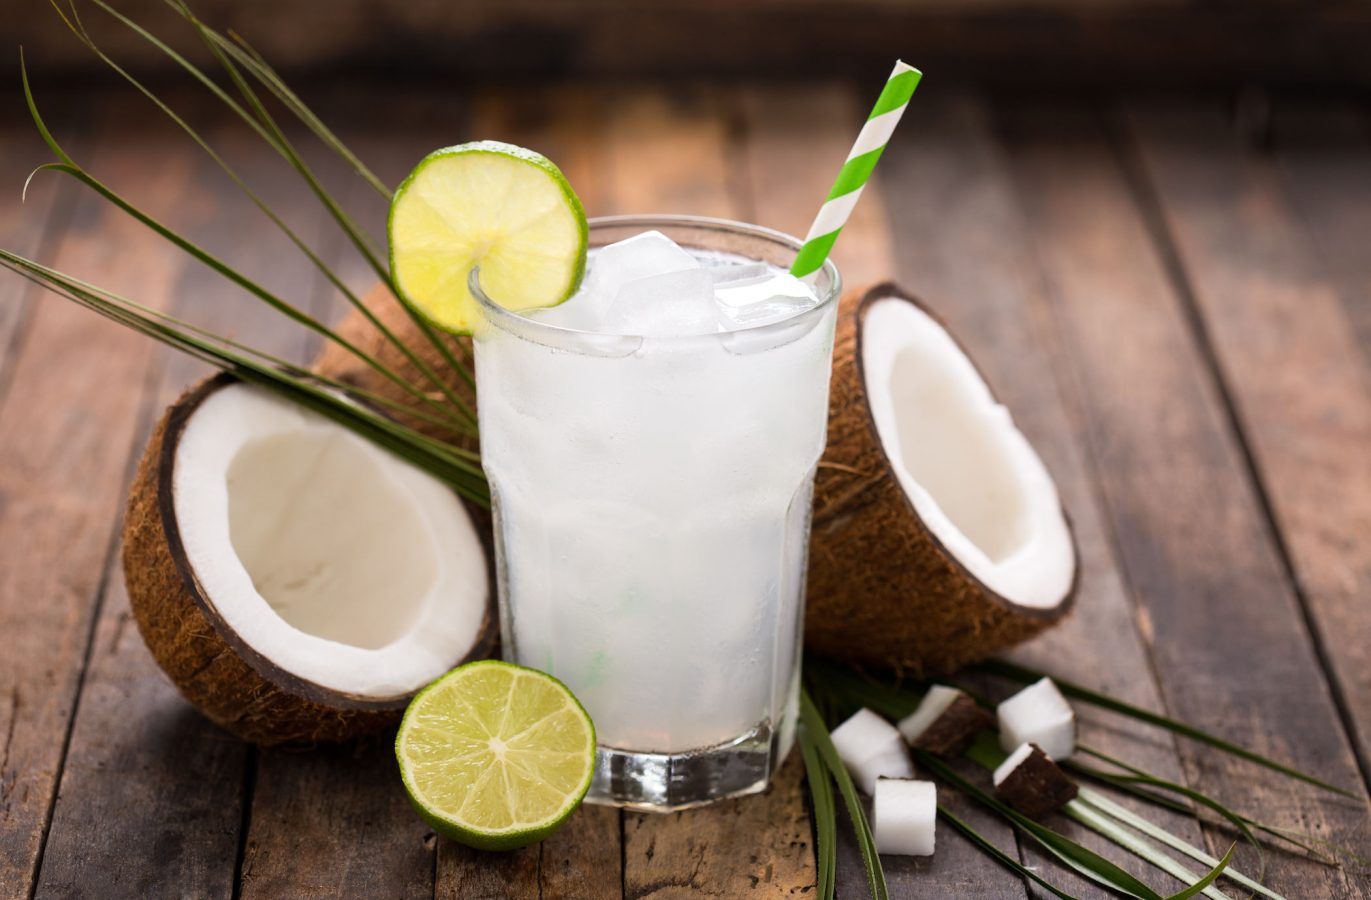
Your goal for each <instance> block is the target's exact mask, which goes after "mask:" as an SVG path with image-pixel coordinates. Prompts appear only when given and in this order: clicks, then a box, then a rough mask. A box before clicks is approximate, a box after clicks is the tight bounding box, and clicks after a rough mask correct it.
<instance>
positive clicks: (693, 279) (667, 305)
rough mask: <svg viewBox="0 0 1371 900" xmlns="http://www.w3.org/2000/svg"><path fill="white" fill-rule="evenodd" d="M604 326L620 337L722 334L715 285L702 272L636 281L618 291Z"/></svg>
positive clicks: (704, 271) (707, 273)
mask: <svg viewBox="0 0 1371 900" xmlns="http://www.w3.org/2000/svg"><path fill="white" fill-rule="evenodd" d="M605 325H606V327H607V328H608V329H609V330H611V331H614V332H617V333H619V334H641V335H646V336H648V337H666V336H673V335H686V334H714V333H716V332H717V331H718V330H719V313H718V309H717V307H716V306H715V305H714V281H713V279H711V278H710V277H709V272H707V271H706V270H705V269H702V268H694V269H681V270H679V271H676V272H667V273H665V274H661V275H651V276H649V277H647V278H638V279H634V280H633V281H630V282H628V283H627V284H625V285H624V286H623V287H622V288H620V289H619V293H618V296H616V297H615V298H614V302H613V303H611V304H610V306H609V312H608V313H607V315H606V317H605Z"/></svg>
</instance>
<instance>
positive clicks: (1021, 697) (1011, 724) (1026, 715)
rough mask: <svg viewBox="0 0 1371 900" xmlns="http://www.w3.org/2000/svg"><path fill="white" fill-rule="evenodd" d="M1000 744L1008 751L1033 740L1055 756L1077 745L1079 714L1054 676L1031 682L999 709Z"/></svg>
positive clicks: (1064, 754)
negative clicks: (1077, 715) (1058, 687)
mask: <svg viewBox="0 0 1371 900" xmlns="http://www.w3.org/2000/svg"><path fill="white" fill-rule="evenodd" d="M996 713H997V716H998V718H999V721H1000V746H1001V747H1002V748H1003V749H1004V751H1005V752H1006V753H1009V752H1012V751H1013V750H1014V749H1016V748H1017V747H1018V746H1019V745H1020V744H1023V743H1027V742H1029V741H1031V742H1033V743H1035V744H1037V745H1038V746H1039V747H1041V748H1043V752H1044V753H1046V754H1047V755H1048V756H1049V757H1051V758H1052V759H1054V760H1058V759H1066V758H1067V757H1068V756H1070V755H1071V754H1072V753H1073V752H1074V751H1075V749H1076V714H1075V713H1074V712H1072V710H1071V705H1070V704H1069V703H1067V702H1066V698H1065V697H1063V696H1062V692H1061V691H1059V690H1057V685H1056V684H1054V683H1053V682H1052V679H1050V678H1044V679H1042V680H1041V681H1038V682H1035V683H1033V684H1030V685H1029V686H1028V687H1026V688H1024V689H1023V690H1021V691H1019V692H1018V693H1017V694H1015V695H1014V696H1012V697H1010V698H1009V699H1008V700H1006V701H1004V702H1003V703H1001V704H1000V705H999V707H998V708H997V710H996Z"/></svg>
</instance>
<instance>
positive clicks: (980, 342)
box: [880, 92, 1200, 896]
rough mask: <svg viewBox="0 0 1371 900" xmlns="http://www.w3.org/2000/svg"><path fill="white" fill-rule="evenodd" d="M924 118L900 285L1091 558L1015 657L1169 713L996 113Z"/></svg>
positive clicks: (1110, 733)
mask: <svg viewBox="0 0 1371 900" xmlns="http://www.w3.org/2000/svg"><path fill="white" fill-rule="evenodd" d="M916 115H917V118H916V123H917V126H916V127H913V128H911V129H910V130H909V131H908V132H906V133H905V134H903V135H902V136H901V139H900V140H899V141H898V142H896V143H894V144H892V146H891V147H890V150H889V151H888V153H887V158H886V159H885V160H883V162H882V169H881V175H880V177H881V184H882V186H883V187H884V189H885V194H886V196H888V197H890V198H892V200H893V201H894V202H891V203H889V204H888V209H889V214H890V217H891V222H892V225H893V230H894V235H895V239H896V242H897V246H898V248H899V249H898V253H897V254H896V256H897V271H898V274H899V277H900V279H901V281H902V283H903V284H904V285H905V286H906V287H908V288H909V289H911V290H913V291H914V292H915V293H916V294H918V295H919V296H921V297H922V298H923V299H924V300H925V301H926V302H927V303H929V304H930V306H931V307H932V308H933V309H935V310H936V311H938V312H939V314H941V315H942V316H943V317H944V319H945V321H946V322H947V323H948V325H949V327H950V328H951V329H952V330H953V332H954V333H955V334H956V335H957V337H958V339H959V340H961V341H963V342H964V343H965V344H966V346H967V347H968V349H969V350H970V352H971V353H972V354H973V355H974V356H975V358H976V360H977V363H978V364H979V365H980V366H981V368H982V370H983V371H984V372H985V373H986V377H987V378H988V379H989V380H990V383H991V384H992V386H993V387H994V388H995V390H996V391H997V392H998V393H999V396H1000V397H1001V399H1002V400H1003V401H1004V402H1005V403H1006V404H1007V405H1008V406H1009V408H1010V410H1011V411H1012V412H1013V413H1014V417H1015V421H1016V422H1017V424H1018V425H1019V427H1020V428H1022V429H1023V431H1024V433H1025V434H1026V435H1027V436H1028V438H1029V439H1030V440H1031V441H1032V442H1033V446H1034V447H1035V448H1036V449H1037V450H1038V452H1039V453H1040V454H1041V455H1042V456H1043V459H1044V461H1045V462H1046V463H1047V465H1048V467H1049V469H1050V470H1051V471H1052V473H1053V475H1054V477H1055V479H1056V482H1057V487H1058V490H1059V492H1060V493H1061V496H1062V501H1063V504H1064V505H1065V507H1066V509H1067V510H1068V512H1069V514H1070V516H1071V521H1072V526H1073V529H1074V531H1075V533H1076V539H1077V544H1078V547H1079V550H1080V557H1081V581H1080V586H1079V588H1078V595H1077V599H1076V607H1075V609H1074V611H1073V612H1072V614H1071V615H1070V617H1069V618H1068V619H1067V620H1066V621H1065V622H1064V623H1062V624H1061V625H1059V626H1058V627H1056V628H1055V629H1053V630H1051V631H1049V632H1047V633H1046V634H1044V635H1042V636H1041V637H1039V638H1038V639H1036V640H1034V641H1032V642H1030V643H1029V644H1027V645H1025V646H1024V647H1022V648H1020V649H1019V650H1017V651H1015V652H1014V653H1013V654H1012V656H1013V658H1015V659H1017V660H1019V661H1022V662H1024V663H1025V664H1027V665H1032V666H1035V667H1037V668H1040V669H1043V670H1046V671H1049V672H1051V673H1052V674H1054V675H1058V676H1060V677H1062V678H1068V679H1071V680H1075V681H1079V682H1082V683H1085V684H1090V685H1092V686H1095V687H1098V688H1099V689H1101V690H1104V691H1106V692H1108V693H1110V694H1112V695H1114V696H1117V697H1121V698H1123V699H1126V700H1128V701H1130V702H1133V703H1136V704H1138V705H1140V706H1144V707H1146V708H1149V709H1155V710H1163V707H1162V704H1161V700H1160V697H1159V694H1158V691H1157V687H1156V683H1155V681H1154V680H1153V677H1152V674H1151V671H1150V668H1149V662H1148V659H1147V654H1146V647H1145V645H1144V642H1143V637H1142V636H1141V635H1140V634H1139V629H1138V623H1137V622H1136V621H1135V616H1134V610H1133V607H1132V604H1131V602H1130V600H1129V598H1128V596H1127V592H1126V591H1125V589H1124V586H1123V584H1122V581H1121V578H1120V574H1119V568H1118V561H1117V560H1116V559H1115V557H1114V552H1113V550H1112V548H1111V547H1110V544H1109V534H1108V530H1107V527H1106V525H1105V520H1104V515H1103V512H1102V510H1101V508H1100V504H1099V499H1098V497H1097V496H1096V495H1095V493H1094V489H1093V485H1092V482H1091V478H1090V473H1089V470H1088V466H1087V462H1086V459H1085V456H1084V453H1083V451H1082V448H1081V445H1080V443H1079V441H1078V439H1077V437H1076V433H1075V428H1074V427H1073V423H1072V413H1071V410H1070V409H1068V407H1067V405H1066V402H1065V399H1064V397H1063V391H1062V389H1061V387H1060V385H1059V384H1058V382H1057V378H1056V375H1055V373H1054V372H1053V370H1052V366H1051V362H1050V360H1051V359H1052V358H1053V357H1054V355H1056V354H1057V353H1058V352H1059V350H1060V348H1059V347H1058V346H1057V345H1056V344H1055V342H1054V341H1053V338H1052V334H1051V331H1050V329H1049V328H1047V327H1044V326H1045V323H1043V322H1042V321H1040V320H1039V312H1040V310H1041V306H1040V301H1041V291H1042V276H1041V273H1040V271H1039V270H1038V267H1037V261H1036V259H1035V258H1034V255H1033V248H1032V246H1031V243H1030V241H1029V236H1028V228H1027V224H1026V223H1025V221H1024V219H1023V215H1022V213H1021V211H1020V210H1019V207H1018V203H1017V199H1016V197H1015V194H1014V184H1013V180H1012V178H1011V176H1010V173H1009V170H1008V166H1007V162H1006V160H1005V156H1004V153H1003V150H1002V149H1001V147H1000V146H999V143H998V140H997V139H996V136H995V134H994V125H993V115H992V114H991V112H990V110H989V109H988V108H987V106H986V104H985V103H984V101H982V100H980V99H979V98H977V97H974V96H970V95H965V94H963V95H955V94H949V93H947V92H944V93H943V94H940V95H934V96H928V97H921V98H920V100H919V106H918V109H917V113H916ZM999 689H1000V690H1003V689H1004V688H1003V686H999ZM1081 713H1082V723H1081V725H1082V727H1081V740H1082V741H1083V742H1086V743H1089V744H1091V745H1093V746H1096V747H1099V748H1100V749H1102V750H1105V751H1106V752H1109V753H1111V754H1114V753H1117V754H1118V755H1119V756H1121V757H1125V758H1127V759H1130V760H1131V761H1133V762H1135V763H1136V764H1138V765H1141V766H1143V767H1144V768H1147V769H1148V770H1150V771H1153V772H1155V773H1157V774H1158V775H1161V776H1163V777H1166V778H1178V777H1179V776H1180V767H1179V762H1178V759H1177V756H1176V750H1175V746H1174V743H1173V742H1172V741H1171V740H1170V739H1169V737H1168V736H1167V735H1166V734H1165V733H1164V732H1158V731H1156V730H1153V729H1146V728H1141V727H1138V726H1137V724H1136V723H1128V724H1127V725H1122V723H1121V722H1120V721H1119V720H1117V719H1110V718H1107V717H1101V716H1097V715H1096V714H1094V713H1091V712H1090V711H1088V710H1081ZM1122 802H1125V804H1126V805H1130V804H1128V802H1127V801H1122ZM1140 811H1144V812H1146V814H1147V816H1148V817H1149V818H1150V819H1151V820H1153V821H1155V822H1157V823H1158V824H1160V825H1163V826H1164V827H1166V828H1168V829H1170V830H1172V831H1173V832H1174V833H1175V834H1178V835H1181V836H1183V837H1186V838H1187V839H1190V840H1196V841H1197V840H1198V839H1199V838H1200V832H1199V828H1198V826H1197V825H1196V824H1195V822H1194V821H1193V819H1189V818H1186V817H1182V816H1177V815H1171V814H1168V813H1166V812H1164V811H1160V810H1156V809H1153V808H1148V809H1145V810H1140ZM1053 827H1057V828H1059V829H1060V830H1062V831H1064V832H1066V833H1068V834H1070V835H1071V836H1072V837H1074V838H1076V839H1077V840H1080V841H1081V842H1082V843H1084V844H1086V845H1087V846H1090V847H1091V848H1092V849H1094V850H1096V851H1097V852H1101V853H1105V854H1107V855H1108V856H1110V858H1112V859H1115V860H1116V861H1118V862H1119V863H1120V864H1121V865H1123V866H1124V867H1125V868H1127V869H1129V870H1130V871H1131V872H1133V874H1135V875H1138V876H1139V877H1144V878H1155V873H1154V872H1153V870H1151V868H1150V867H1149V866H1148V865H1147V864H1146V863H1145V862H1143V861H1141V860H1138V859H1136V858H1135V857H1132V856H1131V855H1129V854H1127V853H1123V852H1121V851H1119V850H1118V849H1117V848H1115V847H1114V846H1113V845H1111V844H1109V843H1108V842H1106V841H1104V840H1103V839H1102V838H1100V837H1098V836H1097V835H1095V834H1094V833H1093V832H1091V831H1089V830H1088V829H1084V828H1080V827H1078V826H1076V825H1075V823H1073V822H1071V821H1069V820H1066V819H1060V818H1059V819H1056V820H1054V822H1053ZM1024 854H1025V858H1026V859H1027V860H1030V861H1032V862H1033V863H1035V864H1039V865H1044V866H1045V868H1047V869H1049V870H1050V871H1051V872H1052V873H1053V876H1052V877H1053V878H1054V879H1057V880H1058V881H1059V882H1060V883H1061V884H1063V885H1068V884H1069V885H1070V886H1069V889H1070V890H1071V891H1072V892H1073V893H1079V894H1082V895H1087V896H1093V895H1098V893H1099V892H1098V889H1097V888H1095V887H1094V886H1092V885H1090V884H1089V883H1087V882H1085V881H1083V880H1081V879H1078V878H1076V877H1075V876H1074V875H1073V874H1071V873H1069V872H1067V871H1066V870H1065V869H1063V868H1062V867H1060V866H1059V865H1057V864H1055V862H1050V861H1049V859H1048V858H1046V857H1045V855H1044V854H1043V853H1042V852H1041V851H1039V850H1038V849H1037V848H1036V847H1035V846H1034V845H1032V844H1031V843H1026V844H1025V846H1024ZM1034 891H1035V893H1036V892H1037V889H1036V888H1035V889H1034Z"/></svg>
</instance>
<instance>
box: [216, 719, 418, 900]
mask: <svg viewBox="0 0 1371 900" xmlns="http://www.w3.org/2000/svg"><path fill="white" fill-rule="evenodd" d="M435 852H436V847H435V838H434V836H433V834H432V832H430V831H429V829H428V826H426V825H425V824H424V823H423V822H422V821H421V820H420V819H419V817H418V816H416V815H415V814H414V811H413V810H412V809H411V808H410V806H409V801H408V799H406V797H405V791H404V787H403V785H401V783H400V773H399V770H398V769H397V767H396V765H395V751H394V750H393V749H392V745H391V742H390V741H389V740H386V739H383V738H377V739H374V740H364V741H362V742H359V743H357V744H355V745H344V746H339V747H326V748H325V747H321V748H319V749H317V750H314V751H312V752H291V751H283V750H264V751H262V752H261V754H260V760H259V763H258V770H257V778H256V782H255V788H254V791H253V796H252V821H251V829H250V830H249V832H248V839H247V846H246V848H245V852H244V857H243V870H242V885H241V896H243V897H245V898H252V897H260V898H264V900H270V898H276V897H301V898H305V897H319V898H326V897H397V898H400V897H402V898H420V897H431V896H432V895H433V865H434V854H435Z"/></svg>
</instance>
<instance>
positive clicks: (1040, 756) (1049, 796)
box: [993, 743, 1076, 819]
mask: <svg viewBox="0 0 1371 900" xmlns="http://www.w3.org/2000/svg"><path fill="white" fill-rule="evenodd" d="M993 781H994V782H995V793H996V795H998V796H999V798H1000V799H1001V800H1003V801H1004V802H1005V803H1008V804H1009V805H1010V806H1012V807H1014V808H1015V809H1017V810H1018V811H1019V812H1021V813H1023V814H1024V815H1026V816H1028V817H1029V818H1030V819H1039V818H1042V817H1043V816H1045V815H1047V814H1048V813H1053V812H1056V811H1057V810H1059V809H1061V808H1062V807H1063V806H1065V805H1066V804H1067V803H1068V802H1070V801H1071V800H1074V799H1075V798H1076V783H1075V782H1074V781H1072V780H1071V779H1070V778H1068V777H1066V773H1065V772H1063V771H1062V767H1061V766H1059V765H1057V764H1056V763H1055V762H1053V761H1052V760H1051V759H1050V758H1049V757H1048V755H1047V754H1046V753H1044V752H1043V749H1042V748H1041V747H1039V746H1038V745H1037V744H1034V743H1026V744H1020V745H1019V746H1018V747H1017V748H1016V749H1015V750H1014V752H1013V753H1011V754H1009V756H1008V757H1006V758H1005V761H1004V762H1002V763H1000V764H999V766H997V767H996V768H995V774H994V776H993Z"/></svg>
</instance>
